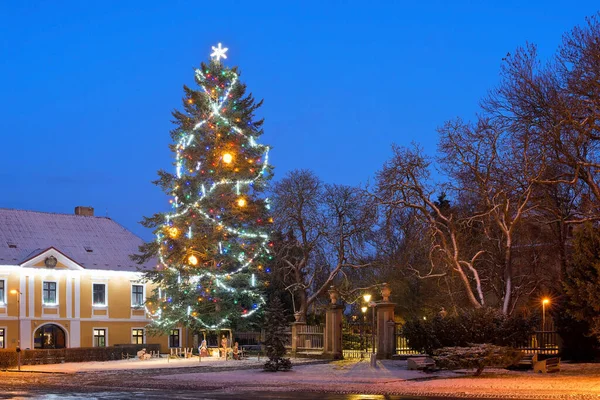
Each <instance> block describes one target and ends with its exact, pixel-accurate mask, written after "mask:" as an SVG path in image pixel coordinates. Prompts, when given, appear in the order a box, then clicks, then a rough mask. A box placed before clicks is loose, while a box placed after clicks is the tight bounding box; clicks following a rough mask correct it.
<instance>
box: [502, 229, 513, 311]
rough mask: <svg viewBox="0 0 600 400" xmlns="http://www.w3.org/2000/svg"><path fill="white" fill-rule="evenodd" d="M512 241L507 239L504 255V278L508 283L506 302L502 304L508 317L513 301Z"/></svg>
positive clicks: (505, 288)
mask: <svg viewBox="0 0 600 400" xmlns="http://www.w3.org/2000/svg"><path fill="white" fill-rule="evenodd" d="M512 276H513V271H512V240H511V239H510V237H509V239H507V241H506V253H505V254H504V278H505V279H506V283H505V286H504V302H503V304H502V314H504V315H508V314H509V312H508V310H509V308H510V301H511V299H512Z"/></svg>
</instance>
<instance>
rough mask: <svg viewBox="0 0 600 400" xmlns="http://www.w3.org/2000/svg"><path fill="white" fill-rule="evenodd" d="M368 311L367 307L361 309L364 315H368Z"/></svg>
mask: <svg viewBox="0 0 600 400" xmlns="http://www.w3.org/2000/svg"><path fill="white" fill-rule="evenodd" d="M367 310H368V308H367V307H361V308H360V311H362V313H363V314H364V313H366V312H367Z"/></svg>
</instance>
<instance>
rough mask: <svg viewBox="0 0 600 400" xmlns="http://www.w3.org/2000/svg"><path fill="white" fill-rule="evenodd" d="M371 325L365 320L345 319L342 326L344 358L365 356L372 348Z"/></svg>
mask: <svg viewBox="0 0 600 400" xmlns="http://www.w3.org/2000/svg"><path fill="white" fill-rule="evenodd" d="M373 333H374V331H373V327H372V325H371V324H370V323H367V322H365V321H346V322H345V323H344V325H343V326H342V351H343V355H344V358H365V357H368V356H369V355H370V354H371V353H372V352H373V351H374V350H376V349H374V346H373V341H374V337H373Z"/></svg>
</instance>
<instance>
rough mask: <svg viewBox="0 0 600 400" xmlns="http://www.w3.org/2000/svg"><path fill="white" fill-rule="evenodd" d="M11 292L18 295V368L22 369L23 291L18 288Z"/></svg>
mask: <svg viewBox="0 0 600 400" xmlns="http://www.w3.org/2000/svg"><path fill="white" fill-rule="evenodd" d="M10 294H15V295H17V369H18V370H19V371H20V370H21V292H19V291H18V290H16V289H13V290H11V291H10Z"/></svg>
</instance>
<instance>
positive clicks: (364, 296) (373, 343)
mask: <svg viewBox="0 0 600 400" xmlns="http://www.w3.org/2000/svg"><path fill="white" fill-rule="evenodd" d="M363 299H364V301H365V303H367V304H368V306H369V307H373V318H372V321H371V342H372V346H373V353H372V354H375V302H371V295H370V294H368V293H367V294H365V295H363Z"/></svg>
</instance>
